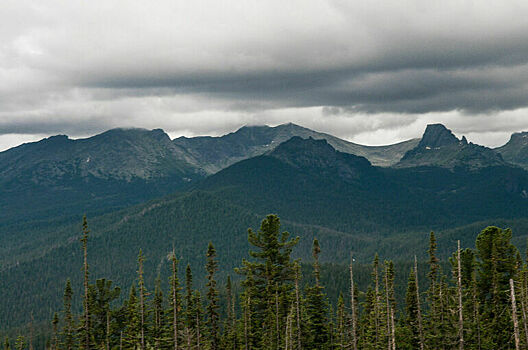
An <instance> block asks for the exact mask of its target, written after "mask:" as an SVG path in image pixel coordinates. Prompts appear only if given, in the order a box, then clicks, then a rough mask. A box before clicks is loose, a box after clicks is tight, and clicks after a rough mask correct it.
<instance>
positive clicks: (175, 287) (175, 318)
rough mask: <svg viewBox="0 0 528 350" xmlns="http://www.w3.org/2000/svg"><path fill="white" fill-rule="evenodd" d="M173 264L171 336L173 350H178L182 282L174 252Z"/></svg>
mask: <svg viewBox="0 0 528 350" xmlns="http://www.w3.org/2000/svg"><path fill="white" fill-rule="evenodd" d="M171 262H172V265H171V266H172V268H171V278H170V293H171V299H170V312H169V315H170V324H171V336H170V338H171V339H172V344H173V349H174V350H178V349H179V347H180V346H179V345H180V342H179V332H180V331H181V328H180V317H181V315H180V310H181V296H180V291H181V288H180V282H179V279H178V259H176V255H175V254H174V252H172V255H171Z"/></svg>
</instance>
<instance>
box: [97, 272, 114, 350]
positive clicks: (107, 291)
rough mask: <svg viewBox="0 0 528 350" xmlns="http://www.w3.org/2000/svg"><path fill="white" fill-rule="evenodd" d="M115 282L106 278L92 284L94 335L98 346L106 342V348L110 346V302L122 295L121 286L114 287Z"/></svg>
mask: <svg viewBox="0 0 528 350" xmlns="http://www.w3.org/2000/svg"><path fill="white" fill-rule="evenodd" d="M112 284H113V282H112V281H110V280H107V279H105V278H100V279H97V280H96V281H95V285H91V286H90V301H91V302H90V309H91V310H92V311H91V314H92V337H93V339H94V343H95V344H97V345H98V346H99V345H101V344H105V346H104V348H106V349H109V348H110V337H111V330H110V318H111V311H110V303H111V302H112V301H114V300H116V299H117V298H119V296H120V295H121V289H120V288H119V287H113V288H112Z"/></svg>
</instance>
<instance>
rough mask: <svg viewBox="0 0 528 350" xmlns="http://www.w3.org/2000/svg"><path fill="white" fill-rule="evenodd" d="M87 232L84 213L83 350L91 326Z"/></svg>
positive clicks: (87, 342) (85, 347) (87, 340)
mask: <svg viewBox="0 0 528 350" xmlns="http://www.w3.org/2000/svg"><path fill="white" fill-rule="evenodd" d="M88 233H90V230H89V229H88V222H87V220H86V215H85V216H83V223H82V234H83V235H82V238H81V242H82V250H83V257H84V262H83V271H84V280H83V285H84V298H83V322H82V325H81V328H80V329H79V335H80V344H81V348H82V349H84V350H89V349H90V347H91V336H92V334H91V328H90V318H91V315H90V311H91V310H90V307H89V306H90V295H89V294H90V290H89V287H90V280H89V271H88Z"/></svg>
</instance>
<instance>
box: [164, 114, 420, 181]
mask: <svg viewBox="0 0 528 350" xmlns="http://www.w3.org/2000/svg"><path fill="white" fill-rule="evenodd" d="M293 136H299V137H301V138H304V139H306V138H309V137H311V138H314V139H319V140H320V139H325V140H327V142H328V143H329V144H330V145H332V146H333V147H334V148H335V149H336V150H338V151H341V152H345V153H351V154H355V155H357V156H362V157H365V158H367V159H368V160H369V161H370V162H371V163H372V164H374V165H378V166H390V165H392V164H395V163H396V162H398V160H400V158H401V157H402V156H403V155H404V154H405V152H406V151H408V150H410V149H412V148H413V147H415V146H416V145H417V144H418V141H419V140H409V141H405V142H401V143H398V144H394V145H388V146H362V145H358V144H355V143H352V142H348V141H345V140H342V139H339V138H337V137H335V136H332V135H328V134H324V133H319V132H316V131H313V130H310V129H307V128H304V127H302V126H299V125H295V124H292V123H289V124H283V125H279V126H276V127H269V126H245V127H242V128H241V129H239V130H238V131H236V132H233V133H230V134H227V135H224V136H221V137H210V136H205V137H193V138H186V137H179V138H177V139H174V141H173V142H174V143H175V144H176V145H179V146H181V147H182V148H184V149H185V150H186V151H187V152H188V153H187V155H188V156H189V158H192V159H193V160H194V162H195V163H196V164H199V165H200V167H202V168H203V169H204V170H205V171H206V172H207V173H210V174H211V173H215V172H217V171H219V170H221V169H223V168H225V167H227V166H229V165H231V164H234V163H236V162H238V161H240V160H244V159H248V158H251V157H254V156H258V155H261V154H264V153H265V152H268V151H270V150H272V149H274V148H275V147H277V146H278V145H279V144H281V143H282V142H284V141H287V140H289V139H290V138H292V137H293Z"/></svg>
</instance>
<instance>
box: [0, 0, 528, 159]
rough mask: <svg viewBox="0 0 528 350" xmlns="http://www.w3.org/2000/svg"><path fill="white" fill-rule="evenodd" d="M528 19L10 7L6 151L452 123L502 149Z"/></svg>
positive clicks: (417, 9) (427, 6) (517, 105)
mask: <svg viewBox="0 0 528 350" xmlns="http://www.w3.org/2000/svg"><path fill="white" fill-rule="evenodd" d="M527 15H528V3H527V2H526V1H502V2H497V1H486V0H482V1H478V2H477V1H459V0H456V1H442V2H432V1H425V2H424V1H401V0H400V1H384V2H383V3H382V4H381V3H377V2H365V1H337V0H336V1H330V0H329V1H306V0H296V1H287V2H284V1H252V0H248V1H200V0H197V1H180V0H160V1H156V2H151V1H134V2H129V1H116V0H109V1H104V2H100V1H97V2H86V1H80V0H72V1H64V0H50V1H46V2H38V1H29V0H7V1H5V2H4V3H3V4H2V11H1V12H0V21H2V23H3V25H2V30H0V43H1V44H0V135H4V136H0V149H1V148H2V146H3V148H5V147H6V146H8V145H11V144H12V143H13V141H9V140H15V139H16V140H20V139H21V138H23V137H22V136H21V135H27V138H28V139H29V138H35V137H36V135H39V136H40V135H49V134H54V133H68V134H70V135H72V136H83V135H90V134H93V133H96V132H99V131H103V130H105V129H107V128H110V127H115V126H140V127H150V128H154V127H162V128H164V129H166V130H167V131H168V132H170V133H171V135H177V134H186V135H196V134H221V133H224V132H227V131H232V130H233V129H236V128H237V127H238V126H240V125H243V124H264V123H270V124H278V123H282V122H287V121H295V122H298V123H300V124H303V125H306V126H308V127H315V128H319V130H322V131H327V132H333V133H335V134H337V135H338V136H342V137H347V138H349V139H353V140H359V141H364V142H370V143H378V144H379V143H386V142H392V141H395V140H400V139H402V138H404V137H408V136H410V137H416V136H418V135H419V134H420V133H421V131H422V130H423V126H424V125H425V124H426V123H427V122H429V121H433V122H446V123H448V127H451V128H452V129H453V130H454V131H455V132H459V133H465V134H468V136H472V137H474V138H475V140H479V141H480V139H483V140H484V141H486V140H487V143H488V144H497V143H500V142H503V141H504V139H505V138H506V137H507V134H508V133H510V132H511V131H515V130H522V129H528V116H527V115H526V108H527V107H528V99H527V98H526V96H528V21H526V16H527ZM431 119H434V120H431ZM418 129H420V130H418ZM411 130H413V131H411ZM484 143H486V142H484Z"/></svg>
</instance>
